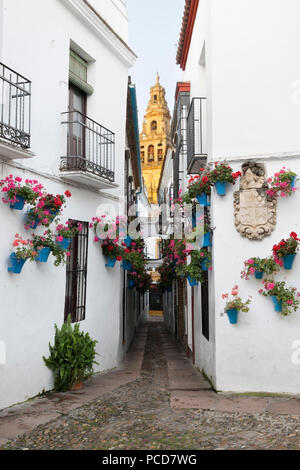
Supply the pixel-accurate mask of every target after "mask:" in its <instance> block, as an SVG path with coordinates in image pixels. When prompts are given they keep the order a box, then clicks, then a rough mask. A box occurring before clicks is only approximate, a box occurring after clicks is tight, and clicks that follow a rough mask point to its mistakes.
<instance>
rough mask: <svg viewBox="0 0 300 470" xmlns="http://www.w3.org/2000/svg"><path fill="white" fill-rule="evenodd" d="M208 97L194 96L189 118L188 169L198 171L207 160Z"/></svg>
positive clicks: (191, 172) (190, 172) (192, 172)
mask: <svg viewBox="0 0 300 470" xmlns="http://www.w3.org/2000/svg"><path fill="white" fill-rule="evenodd" d="M206 102H207V101H206V98H193V99H192V102H191V106H190V109H189V113H188V118H187V171H188V173H189V174H194V173H198V171H199V168H201V166H203V165H205V164H206V162H207V129H206Z"/></svg>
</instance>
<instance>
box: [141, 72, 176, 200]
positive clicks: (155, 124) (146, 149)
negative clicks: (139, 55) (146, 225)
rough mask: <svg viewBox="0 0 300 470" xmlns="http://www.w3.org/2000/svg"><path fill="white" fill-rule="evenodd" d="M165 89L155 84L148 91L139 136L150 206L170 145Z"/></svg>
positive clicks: (168, 115) (168, 114) (168, 112)
mask: <svg viewBox="0 0 300 470" xmlns="http://www.w3.org/2000/svg"><path fill="white" fill-rule="evenodd" d="M165 95H166V92H165V89H164V88H163V87H162V86H161V84H160V83H159V75H158V74H157V79H156V83H155V85H154V86H153V87H151V90H150V100H149V103H148V107H147V110H146V114H145V116H144V122H143V131H142V133H141V134H140V145H141V160H142V172H143V178H144V181H145V185H146V188H147V192H148V199H149V202H150V203H151V204H157V190H158V184H159V179H160V175H161V171H162V166H163V162H164V158H165V154H166V149H167V146H168V145H169V144H171V127H170V122H171V116H170V111H169V108H168V104H167V102H166V98H165Z"/></svg>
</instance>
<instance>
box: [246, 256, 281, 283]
mask: <svg viewBox="0 0 300 470" xmlns="http://www.w3.org/2000/svg"><path fill="white" fill-rule="evenodd" d="M244 265H245V268H244V270H243V271H242V272H241V278H242V279H246V280H249V278H250V276H254V277H255V279H262V278H263V275H264V274H266V275H267V276H269V275H274V274H277V272H278V271H279V267H278V264H277V263H276V262H275V261H274V259H273V258H272V257H269V258H256V257H253V258H249V259H248V260H247V261H245V262H244Z"/></svg>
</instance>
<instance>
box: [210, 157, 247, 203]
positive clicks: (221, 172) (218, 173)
mask: <svg viewBox="0 0 300 470" xmlns="http://www.w3.org/2000/svg"><path fill="white" fill-rule="evenodd" d="M240 176H242V173H241V172H240V171H237V172H236V173H233V170H232V168H231V167H230V166H229V165H226V162H221V163H219V162H216V163H215V164H214V168H213V169H212V170H211V171H210V181H211V183H212V184H213V185H214V186H215V188H216V191H217V193H218V195H219V196H225V195H226V189H227V185H228V184H235V182H236V180H237V179H238V178H239V177H240Z"/></svg>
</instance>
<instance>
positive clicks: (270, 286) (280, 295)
mask: <svg viewBox="0 0 300 470" xmlns="http://www.w3.org/2000/svg"><path fill="white" fill-rule="evenodd" d="M259 293H260V294H261V295H264V296H265V297H271V299H272V300H273V303H274V309H275V312H280V313H281V314H282V315H283V316H287V315H289V314H290V313H292V311H295V312H296V311H297V310H298V308H299V304H300V301H299V297H300V293H299V292H298V291H297V289H296V288H295V287H290V288H288V287H286V284H285V282H284V281H282V282H274V281H269V280H266V281H265V282H264V288H263V289H260V290H259Z"/></svg>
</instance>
